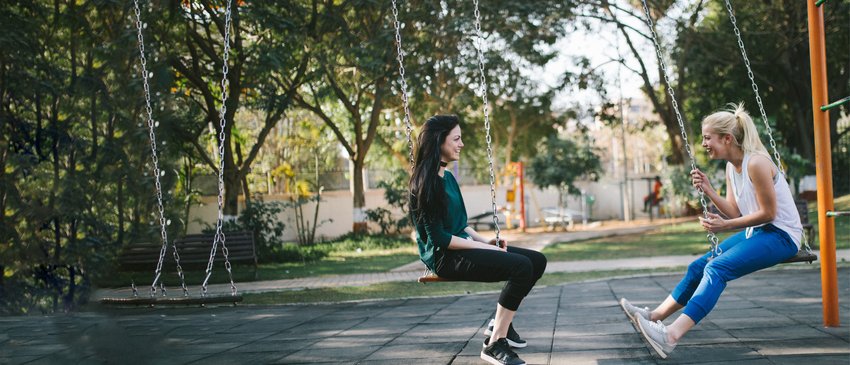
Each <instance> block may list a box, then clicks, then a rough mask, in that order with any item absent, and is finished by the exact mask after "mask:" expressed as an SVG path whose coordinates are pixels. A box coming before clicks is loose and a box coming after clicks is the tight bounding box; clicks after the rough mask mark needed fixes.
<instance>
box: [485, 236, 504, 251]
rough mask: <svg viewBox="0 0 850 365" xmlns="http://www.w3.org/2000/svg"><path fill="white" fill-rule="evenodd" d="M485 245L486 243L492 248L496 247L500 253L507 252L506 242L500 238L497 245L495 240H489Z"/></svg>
mask: <svg viewBox="0 0 850 365" xmlns="http://www.w3.org/2000/svg"><path fill="white" fill-rule="evenodd" d="M487 243H488V244H490V245H492V246H496V247H498V248H499V250H500V251H505V252H507V251H508V241H505V240H504V239H502V238H500V239H499V242H498V243H497V242H496V239H495V238H493V239H491V240H490V241H489V242H487Z"/></svg>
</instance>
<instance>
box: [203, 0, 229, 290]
mask: <svg viewBox="0 0 850 365" xmlns="http://www.w3.org/2000/svg"><path fill="white" fill-rule="evenodd" d="M232 3H233V1H232V0H227V8H226V9H225V11H224V50H223V54H222V64H223V65H222V67H221V73H222V75H221V83H220V85H221V108H220V109H219V112H218V117H219V121H218V125H219V127H220V129H219V134H218V220H217V222H216V225H215V238H213V245H212V248H211V249H210V259H209V261H208V262H207V270H206V277H205V278H204V283H203V284H202V285H201V295H202V296H206V295H207V283H208V282H209V280H210V277H211V276H212V269H213V262H215V253H216V250H217V249H218V244H219V243H221V253H222V254H223V255H224V268H225V269H227V275H228V277H229V278H230V294H231V295H236V284H234V282H233V272H232V270H231V269H232V268H231V266H230V258H229V257H228V253H229V252H228V250H227V246H226V245H225V239H226V236H225V235H224V232H222V226H223V225H224V213H223V212H224V146H225V144H224V143H225V142H226V141H225V139H226V135H225V127H226V126H227V120H226V115H227V96H228V87H229V86H230V80H228V79H227V72H228V71H229V69H228V67H227V61H228V56H229V55H230V23H231V4H232Z"/></svg>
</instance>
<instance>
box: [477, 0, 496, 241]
mask: <svg viewBox="0 0 850 365" xmlns="http://www.w3.org/2000/svg"><path fill="white" fill-rule="evenodd" d="M473 4H475V34H476V38H477V40H478V42H475V41H473V45H475V51H476V54H477V55H478V76H479V82H480V83H481V85H480V89H479V91H480V92H481V99H483V101H484V130H485V131H486V136H487V137H486V140H487V162H488V164H489V165H490V203H491V205H492V208H493V225H494V226H495V227H496V245H500V243H499V234H500V233H501V231H500V230H499V216H498V215H497V214H496V174H495V171H494V169H493V148H492V146H491V142H492V139H491V137H490V115H489V112H490V103H489V101H488V100H487V77H486V76H485V74H484V51H483V50H482V48H483V46H484V35H483V34H482V32H481V11H479V10H478V0H473Z"/></svg>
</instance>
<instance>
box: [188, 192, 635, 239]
mask: <svg viewBox="0 0 850 365" xmlns="http://www.w3.org/2000/svg"><path fill="white" fill-rule="evenodd" d="M631 185H632V191H633V193H632V199H631V202H632V207H633V209H632V211H633V212H634V214H633V215H632V218H642V217H646V214H644V213H642V212H641V209H642V208H643V197H644V196H645V195H646V193H647V192H646V183H645V182H643V181H632V182H631ZM576 187H578V188H579V189H584V190H585V192H586V193H587V194H590V195H593V196H594V197H595V198H596V201H595V203H594V204H593V207H592V211H591V214H590V216H589V220H609V219H623V192H622V182H620V181H597V182H579V183H577V184H576ZM505 190H506V189H505V188H504V187H498V188H497V189H496V205H497V206H499V207H500V208H501V207H503V206H505V199H506V197H505ZM461 192H462V193H463V197H464V203H465V204H466V211H467V214H468V215H469V216H475V215H478V214H480V213H483V212H486V211H490V210H491V203H490V186H489V185H466V186H461ZM383 193H384V192H383V190H382V189H369V190H367V191H366V193H365V194H366V209H371V208H375V207H384V208H388V209H389V208H390V207H389V206H388V205H387V203H386V201H385V200H384V196H383ZM263 199H264V201H267V202H269V201H285V200H286V197H285V196H283V195H266V196H264V197H263ZM201 201H202V203H203V204H202V205H200V206H194V207H192V209H191V211H190V214H189V216H190V223H189V227H188V231H189V233H197V232H200V231H201V230H202V229H203V228H204V224H202V223H201V222H206V223H207V224H212V223H214V222H215V217H216V214H217V213H216V207H217V205H216V198H215V197H203V198H202V199H201ZM565 203H566V204H565V205H566V207H567V209H570V210H573V211H582V205H581V197H580V196H575V195H570V196H569V197H567V198H566V199H565ZM557 205H558V193H557V191H556V190H555V189H553V188H548V189H539V188H537V187H536V186H534V185H531V184H527V185H526V186H525V210H526V217H527V223H528V225H529V226H532V227H533V226H537V225H539V223H538V218H540V214H541V211H542V210H543V209H546V208H555V207H557ZM314 206H315V204H314V203H310V204H306V205H305V206H304V213H305V215H306V216H307V217H309V219H310V220H312V218H313V209H314ZM515 209H519V207H515ZM352 211H353V207H352V195H351V192H349V191H348V190H336V191H328V192H325V193H323V194H322V202H321V204H320V206H319V221H325V220H328V219H332V220H333V221H332V222H326V223H324V224H322V225H321V226H320V227H319V228H318V229H317V231H316V237H317V239H319V240H328V239H332V238H335V237H338V236H341V235H343V234H345V233H348V232H350V231H351V227H352V223H353V219H352V216H353V213H352ZM394 213H396V214H401V212H399V211H396V212H394ZM279 219H280V220H281V221H283V222H284V224H286V229H285V230H284V237H285V239H286V240H295V237H296V232H295V223H294V219H295V214H294V212H293V211H292V210H291V209H289V210H285V211H284V212H281V213H280V214H279ZM500 222H504V219H500ZM576 223H581V222H576ZM513 224H514V226H518V225H519V221H518V220H516V219H514V221H513ZM370 229H371V230H372V231H376V230H378V227H377V226H374V227H370Z"/></svg>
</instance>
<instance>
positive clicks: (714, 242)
mask: <svg viewBox="0 0 850 365" xmlns="http://www.w3.org/2000/svg"><path fill="white" fill-rule="evenodd" d="M642 2H643V10H644V14H645V15H646V23H647V26H649V30H650V32H651V33H652V42H653V44H654V45H655V54H656V56H658V65H659V67H660V68H661V70H662V74H663V75H664V81H665V82H666V83H667V93H668V94H670V100H671V102H672V104H673V110H674V111H675V112H676V121H677V122H678V123H679V131H680V135H681V136H682V140H683V143H684V145H685V151H686V152H687V153H688V157H689V158H690V160H691V170H696V169H697V166H696V159H695V158H694V154H693V151H691V144H690V142H689V141H688V134H687V132H685V123H684V121H683V119H682V114H681V113H680V112H679V103H678V102H677V101H676V94H675V92H674V91H673V86H672V84H671V83H670V77H669V75H668V73H667V66H666V65H665V64H664V56H663V55H662V54H661V44H660V43H659V42H658V34H657V33H656V32H655V26H654V25H653V22H652V16H651V15H650V12H649V5H647V3H646V0H642ZM697 192H699V201H700V204H701V205H702V214H703V216H704V217H706V218H708V203H707V202H706V200H705V192H704V191H703V190H702V187H697ZM706 236H707V237H708V240H709V243H710V246H711V258H710V259H712V258H715V257H717V256H720V254H722V253H723V249H721V248H720V245H719V240H718V239H717V235H715V234H714V232H711V231H708V234H707V235H706Z"/></svg>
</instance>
